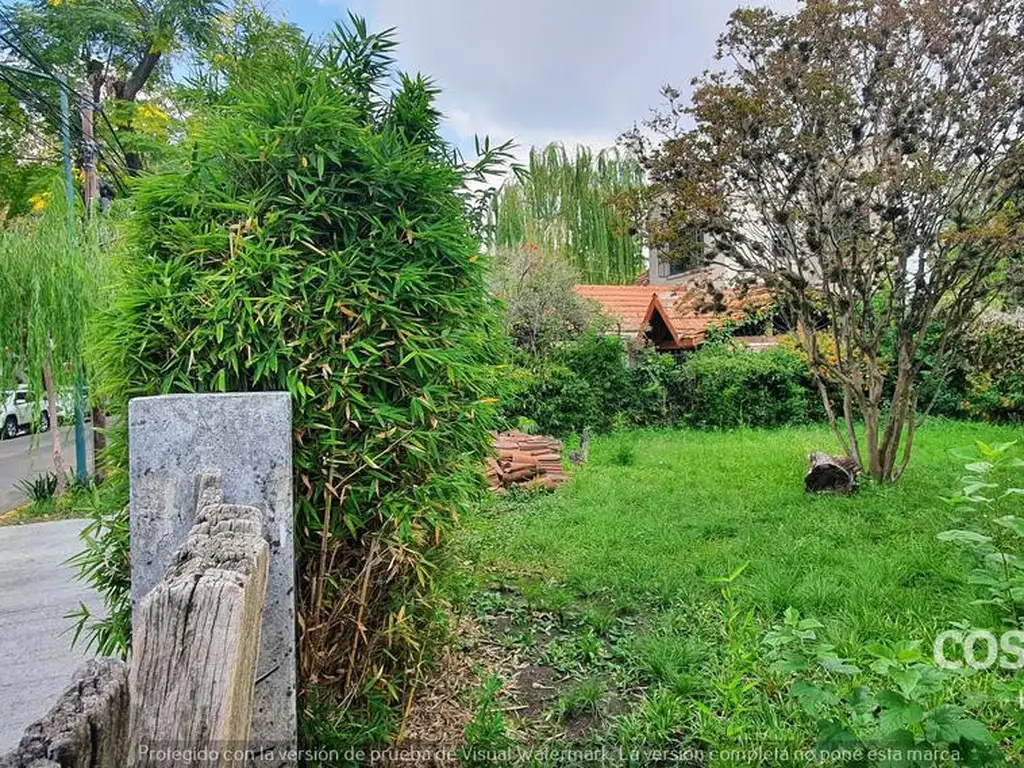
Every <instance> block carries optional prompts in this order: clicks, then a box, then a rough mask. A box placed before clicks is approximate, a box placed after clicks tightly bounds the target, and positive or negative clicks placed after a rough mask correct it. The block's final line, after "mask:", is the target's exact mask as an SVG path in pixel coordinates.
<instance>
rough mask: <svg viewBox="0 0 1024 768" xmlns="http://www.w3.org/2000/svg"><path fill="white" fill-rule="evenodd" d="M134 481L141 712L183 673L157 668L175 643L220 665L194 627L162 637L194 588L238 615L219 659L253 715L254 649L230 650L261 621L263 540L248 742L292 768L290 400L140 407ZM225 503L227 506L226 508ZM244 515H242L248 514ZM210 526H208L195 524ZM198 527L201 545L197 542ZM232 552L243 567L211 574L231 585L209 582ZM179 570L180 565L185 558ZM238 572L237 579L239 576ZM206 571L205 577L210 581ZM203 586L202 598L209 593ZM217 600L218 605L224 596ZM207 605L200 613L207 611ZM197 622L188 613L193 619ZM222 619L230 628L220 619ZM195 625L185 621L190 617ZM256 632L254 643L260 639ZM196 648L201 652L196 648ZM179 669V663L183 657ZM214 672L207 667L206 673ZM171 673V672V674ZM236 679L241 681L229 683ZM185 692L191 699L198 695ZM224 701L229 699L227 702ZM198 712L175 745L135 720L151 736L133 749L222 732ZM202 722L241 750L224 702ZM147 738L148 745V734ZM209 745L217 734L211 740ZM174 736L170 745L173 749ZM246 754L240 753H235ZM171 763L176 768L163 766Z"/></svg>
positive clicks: (132, 434) (135, 675)
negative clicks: (156, 689) (148, 697)
mask: <svg viewBox="0 0 1024 768" xmlns="http://www.w3.org/2000/svg"><path fill="white" fill-rule="evenodd" d="M128 430H129V446H130V448H129V470H130V483H131V495H130V502H131V504H130V506H131V553H132V603H133V610H134V621H133V646H134V648H133V658H132V681H133V683H135V687H133V693H132V696H133V710H134V705H135V703H136V701H135V698H136V693H135V691H136V690H140V691H142V690H145V689H146V688H147V686H152V685H156V684H158V681H160V680H166V681H168V682H171V681H174V680H175V678H174V676H175V675H176V674H178V675H180V672H181V669H182V667H180V666H179V667H177V668H176V667H175V666H174V664H173V662H171V661H167V662H153V664H155V667H154V666H150V668H149V669H147V665H151V662H150V658H151V656H152V657H154V658H160V657H161V656H162V655H163V652H164V651H166V650H167V648H165V647H162V646H163V645H164V644H165V643H166V642H176V643H179V645H180V644H181V642H182V640H183V636H182V635H181V634H178V635H177V637H173V635H174V633H175V632H176V631H177V632H181V631H184V630H188V631H192V632H193V633H194V634H193V635H191V636H190V635H189V634H188V633H187V632H186V634H185V635H184V640H185V642H184V645H183V646H182V647H178V648H177V651H178V653H181V652H182V651H183V648H184V649H187V650H186V651H185V652H189V653H191V651H193V650H199V651H200V652H201V653H209V654H211V655H212V654H213V653H214V651H213V650H210V649H206V648H198V647H196V646H195V645H193V646H192V647H191V648H190V646H189V642H190V641H189V638H190V637H192V638H199V637H200V636H201V634H202V630H201V628H199V627H192V628H191V629H189V627H188V626H186V625H175V627H174V628H171V627H169V626H166V625H164V626H161V625H160V621H161V617H162V616H164V615H170V614H169V613H167V612H168V611H169V609H170V607H172V606H173V605H176V604H177V605H180V604H181V603H182V601H183V600H187V599H189V596H190V595H191V594H192V593H190V592H189V591H188V590H189V589H191V587H187V585H188V584H189V579H190V578H192V579H193V580H195V590H196V591H195V594H194V597H195V599H197V600H202V601H203V603H204V604H209V603H210V601H212V600H214V599H218V600H221V599H222V600H224V601H226V604H227V605H230V610H231V611H232V614H231V621H228V622H226V623H225V622H222V621H220V620H218V626H221V625H223V627H224V629H223V632H224V634H223V635H222V636H220V637H219V638H218V639H217V642H218V643H221V645H220V648H221V649H222V650H224V652H225V653H227V654H228V655H229V656H230V664H231V665H233V666H232V667H231V669H232V671H231V673H230V675H229V678H230V685H228V689H227V690H228V691H230V692H229V693H227V694H225V695H227V696H230V697H232V701H233V702H235V703H237V704H241V705H242V706H243V707H244V706H245V702H244V693H243V692H242V689H243V688H244V687H245V681H244V680H243V679H242V677H243V676H244V674H245V673H244V662H245V659H246V653H247V651H246V649H245V648H244V644H243V645H237V644H232V647H233V650H230V651H228V650H227V648H228V645H229V641H231V640H232V638H231V637H229V635H232V636H233V640H236V641H237V640H239V639H240V638H239V637H238V633H239V632H244V631H245V626H246V622H247V621H250V620H251V617H252V611H253V610H254V608H253V606H254V602H255V601H256V596H257V595H258V594H259V593H260V592H261V591H262V587H261V584H260V580H261V576H260V568H261V566H260V556H255V555H253V554H252V553H253V549H252V546H253V545H254V540H253V537H255V536H259V537H260V538H261V539H262V540H264V541H265V542H266V546H267V564H266V573H267V575H266V587H265V589H266V599H265V601H263V602H262V621H261V622H260V631H259V635H258V637H259V651H258V661H257V665H256V678H255V680H256V682H255V691H254V694H253V700H252V720H251V729H250V732H249V739H248V740H249V746H250V749H251V750H253V751H254V752H256V753H258V754H264V755H267V756H268V757H269V756H271V755H272V756H273V759H263V760H261V761H260V762H259V765H261V766H275V767H277V766H290V765H293V764H294V760H293V759H290V758H289V757H288V752H289V751H291V750H294V748H295V746H296V738H297V737H296V712H295V675H296V664H295V573H294V561H293V543H292V529H293V520H292V461H291V456H292V454H291V445H292V435H291V398H290V397H289V395H288V394H287V393H285V392H269V393H245V394H241V393H240V394H203V395H164V396H159V397H145V398H138V399H135V400H133V401H131V403H130V404H129V409H128ZM211 473H212V474H216V475H219V476H220V478H221V490H220V492H219V493H218V492H217V491H216V489H215V488H213V487H212V486H211V485H210V484H209V483H207V484H206V485H205V486H203V487H202V488H201V487H200V485H201V484H200V483H199V482H198V480H197V479H198V478H199V477H201V476H203V475H207V474H211ZM221 496H222V498H219V497H221ZM239 505H244V506H239ZM197 510H198V513H199V515H200V517H199V519H198V521H197V519H196V514H197ZM197 522H198V523H199V524H198V525H197V526H196V528H195V531H194V533H193V535H192V536H191V538H190V537H189V534H190V531H193V526H194V525H196V523H197ZM224 546H228V547H229V548H230V547H234V548H235V554H236V555H237V557H238V560H237V561H231V556H228V560H217V561H216V566H217V567H215V568H214V569H213V570H215V571H220V572H221V575H219V576H216V577H207V576H203V575H201V574H202V573H204V572H206V573H208V572H209V566H210V565H211V563H214V560H215V558H217V557H219V555H216V554H214V551H220V550H221V548H223V547H224ZM178 553H180V556H179V557H178V561H177V562H175V558H176V556H177V554H178ZM235 565H237V566H238V568H237V569H234V566H235ZM203 566H206V570H205V571H204V568H203ZM165 574H167V575H169V576H171V577H172V578H171V579H170V580H169V582H168V583H167V584H163V585H162V586H161V587H160V588H159V590H158V591H157V592H156V593H155V594H153V595H152V597H150V598H147V596H149V595H150V593H151V592H153V590H154V588H156V587H157V585H158V584H160V582H161V581H162V580H163V579H164V577H165ZM200 587H203V589H202V591H201V592H200V589H199V588H200ZM218 595H219V597H217V596H218ZM198 607H199V606H198V603H197V604H196V605H195V606H194V608H193V612H194V609H197V608H198ZM187 613H188V612H187V611H186V614H187ZM222 618H223V617H222ZM182 621H185V622H186V624H187V616H186V617H184V618H182ZM255 636H256V635H255V633H250V635H249V637H250V638H252V639H253V640H255ZM195 642H198V640H196V641H195ZM179 658H180V656H179ZM207 661H208V662H209V664H207V663H206V662H207ZM161 664H166V665H167V666H165V667H161V666H160V665H161ZM214 666H216V664H215V661H214V660H213V659H212V657H211V658H210V659H207V660H201V661H200V663H199V664H197V665H194V666H193V671H192V672H191V674H193V675H195V676H197V679H196V680H194V681H191V682H190V683H189V684H188V685H192V683H196V684H197V683H198V678H201V677H203V676H209V675H213V674H214V673H215V672H216V670H214V669H213V667H214ZM231 675H234V676H235V677H233V678H232V677H230V676H231ZM176 683H177V684H181V685H183V687H182V688H181V693H182V694H183V693H184V692H185V691H186V690H188V685H185V684H184V683H183V681H180V680H177V681H176ZM218 695H219V694H218ZM194 703H195V704H197V706H196V707H193V708H192V710H191V713H192V717H193V719H194V720H195V722H194V723H190V722H188V721H187V720H188V714H189V713H188V711H185V712H183V713H182V714H183V718H182V722H181V723H176V724H175V727H176V728H180V730H176V731H174V732H173V733H174V736H173V737H171V736H170V734H171V731H169V730H149V731H147V730H146V727H145V726H144V723H145V722H146V721H147V720H146V718H147V717H148V716H144V715H142V714H138V715H136V714H135V712H134V711H133V723H136V724H137V725H138V727H139V728H140V729H141V730H140V731H139V734H140V735H138V736H135V735H133V737H132V744H133V746H134V747H141V746H142V744H143V741H142V740H144V739H146V738H158V739H160V740H161V741H165V742H166V741H174V740H176V739H178V738H180V739H181V740H182V741H183V742H187V741H188V740H189V739H191V738H192V736H194V735H195V734H196V733H197V732H198V731H197V729H198V728H201V727H214V726H212V725H203V724H202V723H200V722H199V708H198V704H199V702H194ZM202 706H203V707H205V708H204V709H203V710H202V711H203V712H204V715H203V717H204V718H205V717H207V716H209V717H212V718H213V720H210V721H209V722H210V723H213V722H216V723H217V725H216V728H218V729H220V730H218V733H219V734H222V735H223V737H224V738H226V739H234V738H235V735H237V734H238V733H240V731H239V727H238V725H239V724H238V723H237V722H235V721H234V720H232V719H231V717H230V714H229V713H227V712H226V711H225V709H224V707H225V706H227V707H228V708H229V709H231V708H232V706H233V705H231V704H230V703H229V702H226V701H216V702H214V701H210V702H204V703H203V704H202ZM147 734H148V735H147ZM207 735H209V734H207ZM165 737H167V738H165ZM152 746H153V747H161V746H162V747H168V748H172V747H175V746H177V747H179V748H187V747H194V746H196V744H195V743H194V742H193V743H181V744H177V745H175V744H169V743H162V744H153V745H152ZM231 746H233V747H239V745H238V744H233V745H231ZM165 764H167V763H165Z"/></svg>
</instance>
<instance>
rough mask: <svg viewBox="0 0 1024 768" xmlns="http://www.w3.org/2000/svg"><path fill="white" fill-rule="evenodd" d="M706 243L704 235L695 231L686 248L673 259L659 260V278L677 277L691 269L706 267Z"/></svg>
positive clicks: (680, 250)
mask: <svg viewBox="0 0 1024 768" xmlns="http://www.w3.org/2000/svg"><path fill="white" fill-rule="evenodd" d="M705 248H706V243H705V242H704V233H703V232H700V231H694V232H693V234H692V235H690V237H689V238H688V239H687V241H686V243H685V246H684V247H682V248H680V249H679V251H677V252H675V253H673V254H672V256H673V258H672V259H671V260H669V259H668V258H665V259H659V260H658V277H675V276H676V275H681V274H683V273H684V272H689V271H690V270H691V269H696V268H697V267H703V266H704V254H705Z"/></svg>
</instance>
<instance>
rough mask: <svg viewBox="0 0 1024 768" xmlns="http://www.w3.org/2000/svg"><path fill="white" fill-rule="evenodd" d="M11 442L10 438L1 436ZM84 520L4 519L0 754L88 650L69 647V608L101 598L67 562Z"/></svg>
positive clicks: (0, 542)
mask: <svg viewBox="0 0 1024 768" xmlns="http://www.w3.org/2000/svg"><path fill="white" fill-rule="evenodd" d="M4 445H5V446H6V443H4ZM84 525H85V521H84V520H57V521H54V522H51V523H33V524H31V525H12V526H7V527H0V756H3V755H4V754H6V753H7V752H8V751H10V750H11V749H13V748H14V747H15V746H17V744H18V741H19V740H20V738H21V735H22V731H23V730H24V729H25V727H26V726H27V725H29V724H30V723H32V722H34V721H35V720H38V719H39V718H40V717H42V716H43V715H44V714H46V712H47V711H48V710H49V709H50V707H51V706H53V704H54V703H55V702H56V700H57V697H58V696H59V695H60V694H61V692H62V691H63V690H64V689H65V688H66V687H67V686H68V685H69V684H70V682H71V675H72V673H73V672H74V671H75V670H76V669H77V668H78V667H79V666H80V665H81V664H82V663H83V662H84V661H85V659H86V658H87V656H86V655H85V654H84V653H83V651H82V650H81V649H79V650H74V651H73V650H72V649H71V634H70V632H69V627H70V626H71V622H70V621H68V620H67V619H65V618H64V616H65V614H67V613H69V612H71V611H73V610H75V609H77V608H78V606H79V604H80V603H81V602H84V603H85V604H86V605H87V606H89V608H90V610H93V611H94V612H95V611H98V610H99V608H100V600H99V597H98V596H97V595H95V594H94V593H92V592H90V591H88V590H86V589H85V588H84V587H83V586H82V585H81V584H79V583H78V582H77V581H75V580H74V572H73V571H72V569H71V568H70V567H68V566H67V565H65V564H64V561H65V560H67V558H68V557H70V556H71V555H73V554H75V553H76V552H78V551H79V550H80V549H81V543H80V542H79V540H78V533H79V531H81V529H82V527H83V526H84Z"/></svg>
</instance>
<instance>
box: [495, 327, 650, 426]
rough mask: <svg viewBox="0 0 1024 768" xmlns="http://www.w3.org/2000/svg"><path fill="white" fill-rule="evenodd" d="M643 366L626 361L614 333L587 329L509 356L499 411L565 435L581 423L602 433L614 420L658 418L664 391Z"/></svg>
mask: <svg viewBox="0 0 1024 768" xmlns="http://www.w3.org/2000/svg"><path fill="white" fill-rule="evenodd" d="M659 386H660V385H659V384H658V382H656V381H654V379H653V378H652V377H651V375H650V374H649V371H648V370H647V369H643V370H639V369H630V368H629V367H628V366H627V356H626V348H625V345H624V344H623V343H622V340H621V339H619V338H618V337H615V336H602V335H600V334H598V333H596V332H593V331H592V332H589V333H587V334H585V335H584V336H583V337H582V338H579V339H577V340H575V341H572V342H569V343H566V344H563V345H562V346H560V347H557V348H555V349H554V350H552V351H551V353H550V354H549V355H548V356H546V357H532V356H529V355H525V354H519V355H516V356H515V365H514V366H513V368H512V370H511V372H510V373H509V374H508V375H507V376H506V378H505V394H504V398H503V399H504V413H505V417H506V420H507V421H508V422H509V423H510V424H511V425H514V424H515V423H516V421H517V420H518V419H519V418H528V419H531V420H532V421H534V422H536V424H537V428H538V430H539V431H540V432H543V433H546V434H553V435H568V434H571V433H573V432H579V431H581V430H582V429H583V427H591V428H592V429H595V430H598V431H602V432H607V431H610V430H611V429H612V428H613V427H614V426H615V424H616V422H617V421H625V422H627V423H630V424H634V425H636V426H643V425H648V424H655V423H662V422H663V421H664V413H665V408H664V392H663V391H662V389H660V388H659Z"/></svg>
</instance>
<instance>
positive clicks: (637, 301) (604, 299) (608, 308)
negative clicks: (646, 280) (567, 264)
mask: <svg viewBox="0 0 1024 768" xmlns="http://www.w3.org/2000/svg"><path fill="white" fill-rule="evenodd" d="M573 290H574V291H575V292H576V294H577V295H579V296H582V297H583V298H585V299H593V300H594V301H596V302H597V303H598V304H600V305H601V310H602V311H603V312H604V313H605V314H606V315H609V316H610V317H611V318H612V319H613V320H616V321H618V323H619V328H620V330H621V332H622V333H640V331H642V330H643V327H644V318H645V317H646V315H647V308H648V307H649V306H650V304H651V297H652V296H653V295H654V291H653V290H652V289H651V288H650V287H649V286H646V285H577V286H574V287H573Z"/></svg>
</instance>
